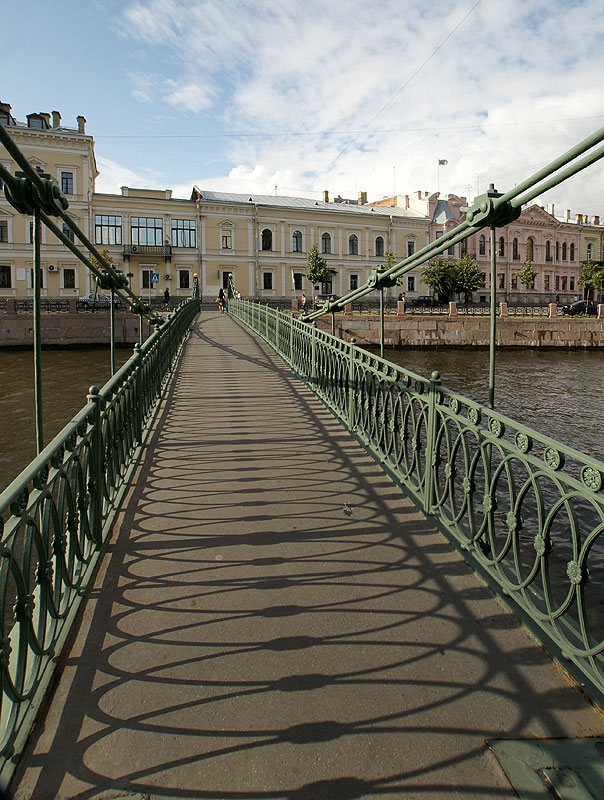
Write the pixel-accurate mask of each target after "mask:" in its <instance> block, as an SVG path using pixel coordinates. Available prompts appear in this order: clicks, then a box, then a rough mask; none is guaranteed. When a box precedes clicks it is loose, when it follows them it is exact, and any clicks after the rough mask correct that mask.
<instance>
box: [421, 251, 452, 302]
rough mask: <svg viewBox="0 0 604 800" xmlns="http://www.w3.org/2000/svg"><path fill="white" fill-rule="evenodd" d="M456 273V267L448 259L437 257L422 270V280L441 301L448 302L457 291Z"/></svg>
mask: <svg viewBox="0 0 604 800" xmlns="http://www.w3.org/2000/svg"><path fill="white" fill-rule="evenodd" d="M456 272H457V270H456V268H455V265H454V264H453V263H452V262H451V261H449V259H448V258H444V256H436V258H433V259H432V260H431V261H429V262H428V266H427V267H425V268H424V269H423V270H422V279H423V281H424V283H425V284H426V286H429V287H430V288H431V289H432V291H433V292H434V293H435V294H437V295H438V296H439V299H440V300H443V301H447V300H448V299H449V298H450V297H451V295H452V294H454V293H455V291H456V289H457V279H456Z"/></svg>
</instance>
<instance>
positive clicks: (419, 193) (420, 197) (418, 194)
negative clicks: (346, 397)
mask: <svg viewBox="0 0 604 800" xmlns="http://www.w3.org/2000/svg"><path fill="white" fill-rule="evenodd" d="M415 195H416V197H417V199H418V200H421V199H422V193H421V192H416V193H415Z"/></svg>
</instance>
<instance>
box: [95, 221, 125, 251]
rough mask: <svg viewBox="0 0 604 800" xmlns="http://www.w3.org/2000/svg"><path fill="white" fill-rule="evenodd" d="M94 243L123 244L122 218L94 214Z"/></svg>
mask: <svg viewBox="0 0 604 800" xmlns="http://www.w3.org/2000/svg"><path fill="white" fill-rule="evenodd" d="M94 243H95V244H121V243H122V218H121V217H113V216H107V215H106V214H95V215H94Z"/></svg>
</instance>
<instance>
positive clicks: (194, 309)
mask: <svg viewBox="0 0 604 800" xmlns="http://www.w3.org/2000/svg"><path fill="white" fill-rule="evenodd" d="M198 311H199V302H198V300H194V299H193V300H188V301H185V302H184V303H183V304H182V305H181V306H179V307H178V308H177V309H176V311H175V312H174V313H173V315H172V316H171V317H170V318H169V319H168V320H167V321H166V322H164V323H163V324H162V325H161V326H158V327H157V329H156V331H155V333H154V334H153V335H152V336H151V337H150V338H149V339H147V341H146V342H145V343H144V344H143V345H142V346H141V345H136V346H135V352H134V355H133V356H132V357H131V358H130V360H129V361H127V362H126V364H124V366H123V367H122V368H121V369H120V370H119V371H118V372H117V373H116V374H115V375H114V376H113V377H112V378H111V380H109V381H108V383H106V384H105V386H103V388H102V389H98V388H97V387H95V386H93V387H91V389H90V394H89V395H88V402H87V404H86V406H84V408H83V409H82V410H81V411H80V412H79V413H78V414H77V415H76V416H75V417H74V418H73V419H72V420H71V422H69V423H68V425H66V426H65V428H64V429H63V430H62V431H61V433H60V434H59V435H58V436H56V437H55V439H54V440H53V441H52V442H50V444H49V445H48V446H47V447H45V448H44V449H43V451H42V452H41V453H40V454H39V455H38V457H37V458H36V459H35V460H34V461H33V462H32V463H31V464H30V465H29V466H28V467H27V469H25V470H24V471H23V472H22V473H21V475H19V477H18V478H16V480H14V481H13V482H12V483H11V484H10V486H8V488H7V489H6V490H5V491H4V492H3V493H2V494H1V495H0V535H1V546H2V550H1V552H0V557H1V561H0V614H1V619H2V635H1V637H0V687H1V688H0V703H1V710H0V760H1V761H2V765H0V785H2V786H6V785H7V783H8V780H9V779H10V775H11V774H12V771H13V769H14V766H15V763H14V762H15V759H16V756H17V755H18V753H19V752H20V750H21V749H22V747H23V744H24V742H25V740H26V738H27V735H28V733H29V730H30V727H31V724H32V722H33V718H34V716H35V714H36V711H37V709H38V707H39V705H40V702H41V700H42V697H43V695H44V692H45V691H46V689H47V687H48V684H49V681H50V678H51V677H52V672H53V669H54V667H55V664H56V659H57V657H58V655H59V653H60V651H61V648H62V646H63V643H64V642H65V639H66V637H67V635H68V633H69V630H70V627H71V623H72V621H73V619H74V616H75V614H76V613H77V610H78V607H79V605H80V602H81V600H82V596H83V594H84V589H85V588H86V586H87V585H88V584H89V582H90V579H91V576H92V574H93V571H94V568H95V565H96V564H97V562H98V559H99V556H100V554H101V552H102V549H103V547H104V545H105V543H106V541H107V538H108V536H109V532H110V529H111V525H112V523H113V520H114V517H115V514H116V513H117V511H118V509H119V506H120V502H121V500H122V498H123V496H124V493H125V491H126V490H127V488H128V486H129V482H130V479H131V477H132V475H133V472H134V470H135V468H136V465H137V461H138V457H139V455H140V453H141V449H142V445H143V442H144V441H145V438H146V436H147V434H148V432H149V429H150V427H151V425H152V423H153V419H154V415H155V412H156V409H157V407H158V405H159V402H160V400H161V398H162V395H163V392H164V389H165V387H166V384H167V381H168V380H169V377H170V375H171V372H172V368H173V366H174V363H175V361H176V358H177V356H178V353H179V350H180V348H181V346H182V344H183V342H184V339H185V337H186V335H187V333H188V331H189V328H190V325H191V322H192V321H193V319H194V318H195V316H196V314H197V313H198Z"/></svg>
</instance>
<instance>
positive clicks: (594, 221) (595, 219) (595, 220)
mask: <svg viewBox="0 0 604 800" xmlns="http://www.w3.org/2000/svg"><path fill="white" fill-rule="evenodd" d="M591 224H592V225H599V224H600V217H598V216H595V217H592V218H591Z"/></svg>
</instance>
